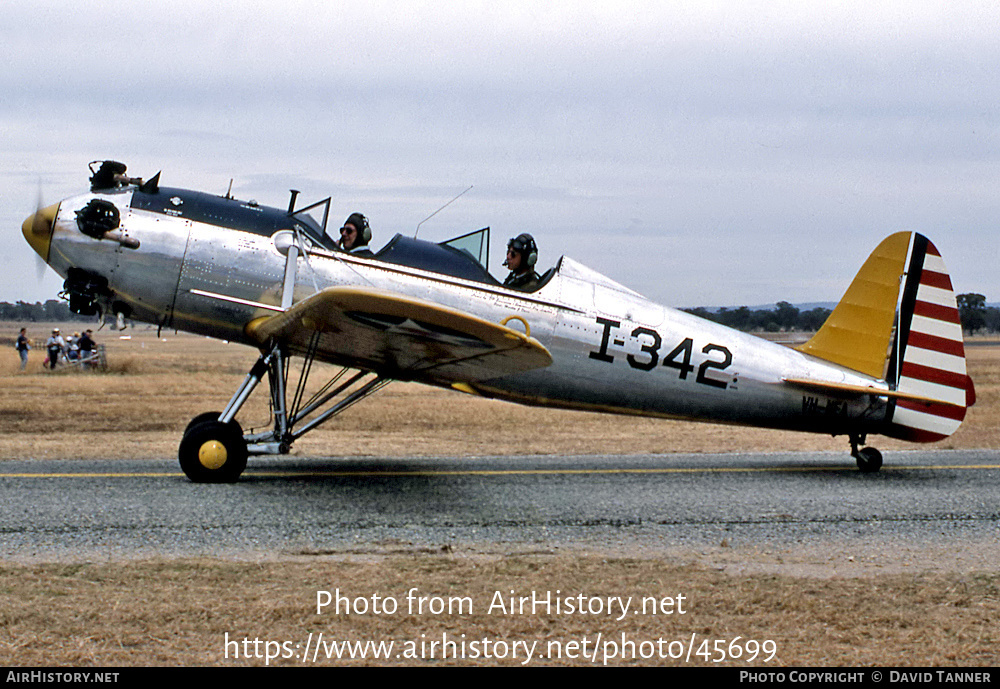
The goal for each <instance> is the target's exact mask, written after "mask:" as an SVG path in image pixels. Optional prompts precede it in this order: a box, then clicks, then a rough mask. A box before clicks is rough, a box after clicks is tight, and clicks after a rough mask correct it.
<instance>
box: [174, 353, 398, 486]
mask: <svg viewBox="0 0 1000 689" xmlns="http://www.w3.org/2000/svg"><path fill="white" fill-rule="evenodd" d="M317 342H318V334H317V337H315V338H314V341H313V342H312V343H311V344H310V347H309V350H308V352H307V353H306V355H305V357H304V363H303V366H302V375H301V376H300V377H299V382H298V385H297V387H296V388H295V391H294V394H293V395H292V400H291V403H289V400H288V397H289V394H288V393H289V390H288V385H287V384H288V361H289V359H288V354H287V352H286V351H285V350H284V349H283V348H282V347H281V345H274V346H273V347H272V348H271V349H270V350H269V351H267V350H262V353H261V355H260V358H259V359H258V360H257V363H255V364H254V366H253V368H252V369H250V372H249V373H248V374H247V377H246V379H244V381H243V383H242V384H241V385H240V387H239V389H238V390H237V391H236V393H235V394H234V395H233V397H232V399H231V400H230V401H229V404H227V405H226V408H225V409H223V410H222V411H221V412H207V413H204V414H199V415H198V416H196V417H194V419H192V421H191V423H189V424H188V427H187V429H186V430H185V431H184V437H183V439H182V440H181V445H180V449H179V451H178V458H179V459H180V464H181V469H183V470H184V473H185V474H187V476H188V478H189V479H191V480H192V481H194V482H196V483H226V482H232V481H236V480H237V479H239V477H240V474H241V473H243V470H244V469H245V468H246V464H247V456H248V455H264V454H271V455H281V454H287V453H288V452H289V450H290V449H291V447H292V443H293V442H294V441H295V440H297V439H299V438H301V437H302V436H303V435H305V434H306V433H308V432H309V431H311V430H313V429H314V428H316V427H317V426H319V425H320V424H322V423H324V422H325V421H327V420H329V419H331V418H333V417H334V416H336V415H337V414H340V413H341V412H343V411H344V410H346V409H347V408H348V407H350V406H351V405H353V404H355V403H357V402H360V401H361V400H363V399H365V398H366V397H368V396H369V395H371V394H373V393H375V392H377V391H378V390H381V389H382V388H383V387H385V386H386V385H387V384H388V383H389V382H390V379H388V378H383V377H381V376H379V375H377V374H375V373H370V372H366V371H356V372H355V374H354V375H353V376H348V377H347V380H346V381H343V382H341V378H343V377H344V376H345V374H347V372H348V370H349V369H346V368H344V369H341V370H340V371H339V372H338V373H337V374H335V375H334V376H333V377H332V378H331V379H330V381H329V382H327V383H326V384H325V385H324V386H323V387H322V388H321V389H320V390H319V392H317V393H315V394H314V395H313V396H312V397H311V398H310V399H308V400H305V399H304V397H305V390H306V382H307V380H308V378H309V374H310V372H311V371H312V364H313V362H314V360H315V352H316V343H317ZM265 376H266V377H267V380H268V385H269V387H270V397H271V410H272V412H273V415H274V426H273V428H272V429H271V430H269V431H265V432H263V433H244V432H243V429H242V428H241V427H240V425H239V423H238V422H237V421H236V414H237V413H238V412H239V410H240V408H241V407H242V406H243V404H244V403H245V402H246V401H247V399H248V398H249V397H250V395H251V394H252V393H253V391H254V389H255V388H256V387H257V385H258V384H259V383H260V382H261V380H263V379H264V377H265ZM307 417H309V418H308V419H307ZM299 426H301V428H299Z"/></svg>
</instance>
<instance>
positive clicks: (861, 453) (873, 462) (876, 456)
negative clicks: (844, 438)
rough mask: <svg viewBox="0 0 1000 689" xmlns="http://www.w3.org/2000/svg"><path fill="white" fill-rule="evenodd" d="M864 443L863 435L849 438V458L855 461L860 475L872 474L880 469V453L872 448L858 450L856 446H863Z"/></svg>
mask: <svg viewBox="0 0 1000 689" xmlns="http://www.w3.org/2000/svg"><path fill="white" fill-rule="evenodd" d="M864 442H865V436H864V435H852V436H851V456H852V457H854V459H855V460H856V461H857V463H858V469H859V470H860V471H861V473H862V474H874V473H875V472H877V471H878V470H879V469H881V468H882V453H881V452H879V451H878V450H876V449H875V448H874V447H862V448H860V449H858V445H863V444H864Z"/></svg>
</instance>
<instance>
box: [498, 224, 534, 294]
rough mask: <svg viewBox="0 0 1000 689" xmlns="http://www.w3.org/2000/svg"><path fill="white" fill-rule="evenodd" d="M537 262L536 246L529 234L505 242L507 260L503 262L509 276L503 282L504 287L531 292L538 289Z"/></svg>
mask: <svg viewBox="0 0 1000 689" xmlns="http://www.w3.org/2000/svg"><path fill="white" fill-rule="evenodd" d="M537 262H538V246H537V245H536V244H535V238H534V237H532V236H531V235H530V234H527V233H523V234H519V235H517V236H516V237H514V238H513V239H511V240H510V241H509V242H507V260H506V261H504V262H503V264H504V265H505V266H507V267H508V268H510V275H508V276H507V279H506V280H504V281H503V285H504V287H510V288H511V289H517V290H521V291H522V292H531V291H533V290H535V289H537V288H538V281H539V279H540V278H539V277H538V273H536V272H535V263H537Z"/></svg>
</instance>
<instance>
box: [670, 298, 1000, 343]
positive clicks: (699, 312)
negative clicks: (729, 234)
mask: <svg viewBox="0 0 1000 689" xmlns="http://www.w3.org/2000/svg"><path fill="white" fill-rule="evenodd" d="M956 299H957V301H958V315H959V318H960V319H961V321H962V329H963V330H964V331H965V332H967V333H969V334H970V335H975V334H976V333H995V332H1000V308H997V307H996V306H987V305H986V297H985V296H983V295H982V294H973V293H969V294H959V295H958V296H957V297H956ZM684 311H687V312H688V313H690V314H694V315H695V316H699V317H700V318H705V319H708V320H710V321H715V322H716V323H721V324H722V325H725V326H728V327H730V328H736V329H737V330H743V331H746V332H753V331H757V332H770V333H776V332H792V331H800V332H815V331H817V330H819V329H820V327H821V326H822V325H823V323H825V322H826V319H827V318H828V317H829V315H830V313H831V311H830V309H825V308H822V307H817V308H814V309H809V310H807V311H802V310H800V309H798V308H796V307H795V306H792V305H791V304H789V303H788V302H787V301H779V302H778V303H777V304H775V307H774V308H773V309H750V308H748V307H746V306H741V307H739V308H738V309H727V308H721V309H718V310H714V311H713V310H710V309H708V308H705V307H703V306H699V307H698V308H694V309H684Z"/></svg>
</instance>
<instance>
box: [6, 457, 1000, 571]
mask: <svg viewBox="0 0 1000 689" xmlns="http://www.w3.org/2000/svg"><path fill="white" fill-rule="evenodd" d="M885 460H886V464H885V466H884V467H883V469H882V471H881V472H879V473H878V474H873V475H872V474H869V475H865V474H861V473H860V472H858V471H857V469H856V468H855V466H854V462H853V460H852V459H851V458H850V457H849V456H847V454H846V453H843V454H842V453H790V454H768V455H761V454H750V453H748V454H698V455H685V454H679V455H656V456H628V457H617V456H584V457H551V456H545V457H499V458H472V459H469V458H440V459H436V458H429V459H391V460H390V459H385V460H380V459H358V458H319V459H303V458H298V457H290V458H266V459H262V458H252V459H251V460H250V465H249V467H248V469H247V471H246V473H245V474H244V475H243V478H242V479H241V481H240V482H239V483H237V484H230V485H196V484H192V483H190V482H188V481H187V479H186V478H184V476H183V474H181V473H180V471H179V469H178V467H177V463H176V461H174V460H163V461H149V460H143V461H100V460H88V461H61V462H60V461H42V460H36V461H5V462H2V463H0V558H4V559H14V560H22V561H45V560H64V559H113V558H132V557H142V558H145V557H179V556H223V557H260V556H286V555H291V556H294V555H301V554H305V555H315V554H326V553H331V554H337V553H364V552H368V551H369V550H370V549H378V548H381V549H383V550H384V549H385V548H392V547H395V546H398V547H400V548H403V549H411V550H413V549H415V550H418V551H419V550H422V549H429V550H431V551H440V550H441V549H445V550H447V549H449V548H465V549H471V550H472V551H475V550H477V549H482V550H484V551H488V552H489V551H492V552H496V551H497V550H500V551H503V549H505V548H512V549H520V550H521V551H523V550H524V549H528V550H529V551H530V549H537V550H541V551H545V552H558V551H560V550H562V549H572V548H586V549H596V550H599V551H612V552H615V551H622V552H632V551H633V550H635V549H642V550H643V551H645V552H650V551H652V552H656V551H664V552H666V551H672V549H677V548H681V549H694V550H697V549H699V548H717V547H719V546H720V545H722V546H725V547H727V548H732V549H737V550H739V549H742V550H743V551H750V550H753V549H759V548H781V547H793V546H794V547H801V546H805V547H810V546H817V547H823V548H828V547H854V546H859V545H864V546H866V547H878V548H884V549H895V550H898V549H901V548H934V547H937V546H942V547H948V548H951V549H954V548H958V549H960V550H961V549H963V548H968V549H969V551H970V552H971V551H972V550H974V549H976V548H979V547H982V546H984V545H985V544H993V545H994V546H995V544H996V543H997V542H998V535H1000V451H995V450H972V451H967V450H961V451H959V450H954V451H948V450H937V451H912V452H894V453H886V457H885ZM994 552H995V551H994ZM990 557H992V555H990Z"/></svg>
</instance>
